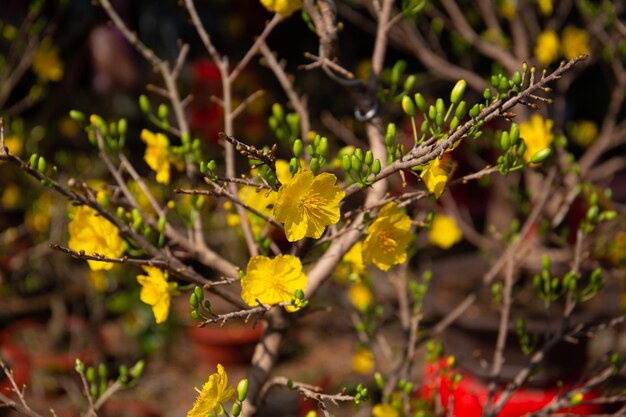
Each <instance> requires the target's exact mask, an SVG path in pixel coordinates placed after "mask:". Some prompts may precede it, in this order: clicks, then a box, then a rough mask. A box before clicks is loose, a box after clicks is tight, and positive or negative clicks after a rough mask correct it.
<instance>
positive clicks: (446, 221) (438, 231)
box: [428, 214, 463, 249]
mask: <svg viewBox="0 0 626 417" xmlns="http://www.w3.org/2000/svg"><path fill="white" fill-rule="evenodd" d="M462 238H463V233H462V232H461V230H460V229H459V227H458V226H457V225H456V222H455V221H454V219H453V218H452V217H449V216H446V215H444V214H437V215H436V216H435V218H434V219H433V224H432V226H431V228H430V232H429V233H428V240H430V243H432V244H433V245H435V246H438V247H440V248H441V249H449V248H451V247H452V245H454V244H455V243H457V242H459V241H460V240H461V239H462Z"/></svg>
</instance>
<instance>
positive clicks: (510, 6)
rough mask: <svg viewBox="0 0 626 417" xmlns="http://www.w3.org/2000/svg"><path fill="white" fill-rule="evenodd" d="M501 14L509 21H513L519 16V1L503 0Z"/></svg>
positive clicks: (500, 8)
mask: <svg viewBox="0 0 626 417" xmlns="http://www.w3.org/2000/svg"><path fill="white" fill-rule="evenodd" d="M499 10H500V14H501V15H502V16H503V17H504V18H505V19H507V20H513V19H514V18H515V15H516V14H517V0H501V1H500V7H499Z"/></svg>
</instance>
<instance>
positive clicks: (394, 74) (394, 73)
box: [391, 59, 406, 85]
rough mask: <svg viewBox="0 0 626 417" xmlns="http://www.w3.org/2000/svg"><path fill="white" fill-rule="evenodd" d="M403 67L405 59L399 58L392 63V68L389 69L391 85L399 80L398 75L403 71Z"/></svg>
mask: <svg viewBox="0 0 626 417" xmlns="http://www.w3.org/2000/svg"><path fill="white" fill-rule="evenodd" d="M405 69H406V62H405V61H403V60H401V59H400V60H398V61H396V63H395V64H394V65H393V68H392V69H391V84H392V85H398V81H400V76H401V75H402V74H403V73H404V70H405Z"/></svg>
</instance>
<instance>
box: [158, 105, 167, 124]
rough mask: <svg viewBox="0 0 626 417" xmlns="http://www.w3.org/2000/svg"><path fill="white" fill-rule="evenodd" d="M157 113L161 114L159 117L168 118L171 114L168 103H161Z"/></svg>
mask: <svg viewBox="0 0 626 417" xmlns="http://www.w3.org/2000/svg"><path fill="white" fill-rule="evenodd" d="M157 114H158V115H159V119H162V120H166V119H167V118H168V117H169V115H170V108H169V107H168V106H167V104H164V103H161V104H159V109H158V110H157Z"/></svg>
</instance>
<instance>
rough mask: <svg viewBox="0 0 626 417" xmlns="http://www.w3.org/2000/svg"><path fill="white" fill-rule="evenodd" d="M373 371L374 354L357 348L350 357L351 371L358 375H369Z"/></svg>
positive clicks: (362, 348) (365, 349)
mask: <svg viewBox="0 0 626 417" xmlns="http://www.w3.org/2000/svg"><path fill="white" fill-rule="evenodd" d="M372 369H374V354H373V353H372V351H370V350H369V349H367V348H364V347H359V348H357V350H356V352H355V353H354V356H353V357H352V370H353V371H354V372H358V373H359V374H364V375H365V374H369V373H370V372H372Z"/></svg>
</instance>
